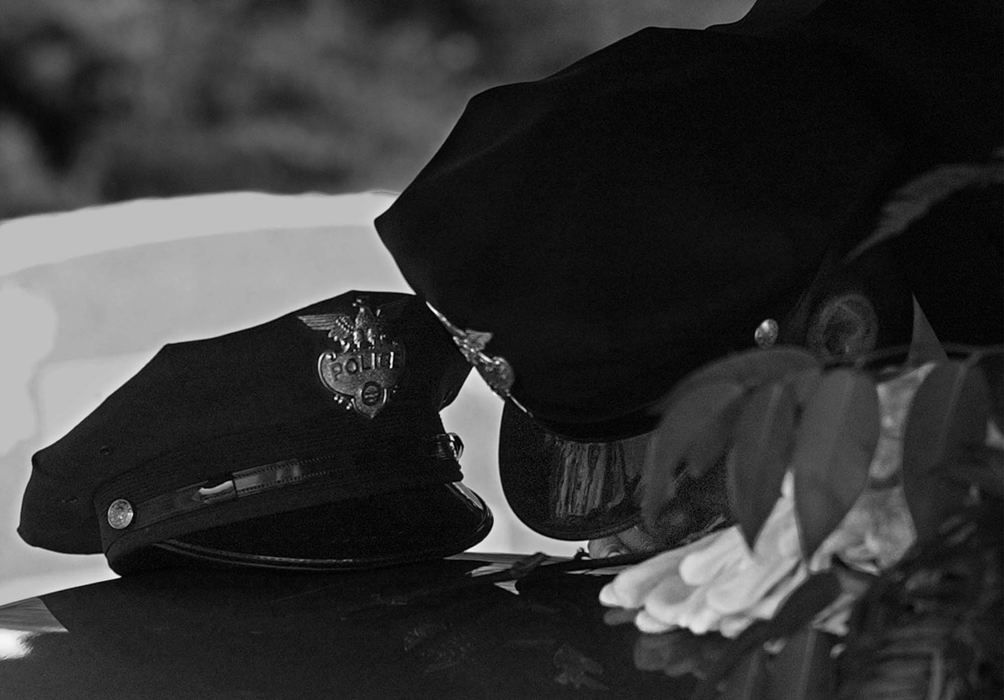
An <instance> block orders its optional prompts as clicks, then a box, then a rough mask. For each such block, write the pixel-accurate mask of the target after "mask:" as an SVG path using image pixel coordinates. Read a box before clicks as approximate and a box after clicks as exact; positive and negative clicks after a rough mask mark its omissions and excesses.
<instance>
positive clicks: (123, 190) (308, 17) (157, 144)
mask: <svg viewBox="0 0 1004 700" xmlns="http://www.w3.org/2000/svg"><path fill="white" fill-rule="evenodd" d="M736 4H737V0H718V1H717V2H712V1H711V0H707V1H706V2H702V3H692V2H688V1H687V0H624V1H621V2H614V1H613V0H610V1H608V2H604V1H601V0H508V1H505V2H503V1H489V0H0V218H7V217H12V216H18V215H24V214H30V213H34V212H41V211H52V210H60V209H68V208H74V207H78V206H81V205H86V204H91V203H96V202H109V201H117V200H122V199H130V198H135V197H144V196H168V195H177V194H190V193H197V192H212V191H225V190H239V189H256V190H267V191H272V192H303V191H322V192H347V191H358V190H363V189H373V188H383V189H400V188H402V187H403V186H404V185H405V184H407V182H408V181H410V180H411V178H412V177H413V176H414V175H415V174H416V173H417V172H418V170H419V168H420V167H421V166H422V164H423V163H424V162H425V161H426V160H428V158H429V157H430V156H431V155H432V153H434V151H435V149H436V148H437V147H438V145H439V144H440V143H441V141H442V139H443V138H444V137H445V135H446V134H447V133H448V131H449V129H450V127H451V126H452V124H453V123H454V122H455V120H456V118H457V117H458V116H459V114H460V112H461V110H462V109H463V106H464V104H465V103H466V101H467V99H468V98H469V97H470V96H471V95H472V94H474V93H475V92H477V91H479V90H481V89H484V88H486V87H488V86H490V85H494V84H498V83H502V82H513V81H519V80H532V79H535V78H539V77H541V76H543V75H546V74H548V73H550V72H553V71H554V70H556V69H558V68H560V67H562V66H564V65H566V64H567V63H569V62H571V61H573V60H575V59H577V58H579V57H581V56H582V55H584V54H586V53H589V52H590V51H593V50H595V49H596V48H599V47H600V46H603V45H605V44H607V43H610V42H611V41H614V40H616V39H618V38H620V37H622V36H625V35H627V34H629V33H631V32H632V31H635V30H636V29H638V28H640V27H643V26H646V25H650V24H656V25H658V24H664V25H665V24H672V23H676V24H677V25H683V26H686V25H688V23H692V24H704V23H707V22H708V21H715V20H719V21H728V19H729V18H730V17H729V13H730V12H734V10H733V9H732V8H733V6H735V5H736ZM716 11H717V13H718V15H717V16H716V14H715V13H716Z"/></svg>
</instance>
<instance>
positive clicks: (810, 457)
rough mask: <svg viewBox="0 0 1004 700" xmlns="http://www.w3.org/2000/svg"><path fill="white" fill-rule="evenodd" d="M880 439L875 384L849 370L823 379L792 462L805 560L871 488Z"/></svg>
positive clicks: (803, 422) (805, 412) (804, 418)
mask: <svg viewBox="0 0 1004 700" xmlns="http://www.w3.org/2000/svg"><path fill="white" fill-rule="evenodd" d="M878 437H879V408H878V395H877V393H876V391H875V384H874V382H873V381H872V380H871V378H870V377H869V376H868V375H866V374H864V373H862V372H858V371H856V370H851V369H844V368H841V369H836V370H833V371H830V372H827V373H826V374H824V375H823V377H822V379H820V381H819V386H818V387H817V388H816V391H815V393H814V394H813V395H812V396H811V397H810V398H809V400H808V402H807V403H806V405H805V408H804V410H803V412H802V420H801V422H800V424H799V426H798V429H797V431H796V434H795V446H794V449H793V451H792V457H791V470H792V472H794V477H795V517H796V520H797V522H798V526H799V535H800V537H801V542H802V551H803V553H804V554H805V557H806V558H809V557H811V556H812V554H813V553H814V552H815V551H816V549H817V548H818V547H819V545H820V544H822V543H823V540H825V539H826V537H827V536H828V535H829V534H830V533H831V532H833V530H834V529H835V528H836V527H837V526H838V525H839V524H840V521H841V520H843V518H844V516H845V515H846V514H847V511H849V510H850V508H851V506H853V505H854V502H855V501H856V500H857V498H858V496H860V495H861V492H862V491H863V490H864V488H865V486H866V485H867V483H868V466H869V465H870V464H871V460H872V456H873V455H874V453H875V446H876V445H877V444H878Z"/></svg>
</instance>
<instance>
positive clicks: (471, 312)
mask: <svg viewBox="0 0 1004 700" xmlns="http://www.w3.org/2000/svg"><path fill="white" fill-rule="evenodd" d="M976 4H977V5H979V4H980V3H976ZM984 4H985V3H984ZM914 6H916V7H914ZM967 7H968V5H967ZM961 14H964V13H963V11H962V10H957V11H954V12H953V11H952V9H951V7H949V3H944V2H925V3H919V4H918V3H904V2H898V1H896V0H887V1H885V2H879V3H875V2H860V1H858V0H840V2H824V3H822V4H820V5H819V7H818V8H816V9H815V10H814V11H813V12H811V13H809V14H808V15H807V16H805V17H798V18H797V21H795V22H793V23H790V24H784V23H781V24H780V25H771V26H770V27H769V28H768V29H769V30H765V31H760V30H758V29H757V28H756V27H754V28H753V29H751V30H749V31H747V30H746V29H749V28H748V27H747V28H745V29H744V28H743V27H732V28H731V29H728V28H718V29H716V30H714V31H690V30H678V29H658V28H649V29H645V30H643V31H641V32H639V33H637V34H634V35H632V36H630V37H628V38H626V39H624V40H622V41H620V42H618V43H616V44H613V45H611V46H609V47H607V48H605V49H603V50H601V51H599V52H597V53H595V54H592V55H590V56H588V57H586V58H585V59H583V60H581V61H579V62H577V63H575V64H573V65H571V66H569V67H568V68H566V69H564V70H562V71H560V72H558V73H556V74H554V75H552V76H549V77H547V78H544V79H542V80H538V81H535V82H528V83H520V84H514V85H505V86H501V87H497V88H493V89H490V90H488V91H486V92H484V93H481V94H479V95H476V96H475V97H474V98H473V99H472V100H471V101H470V102H469V104H468V106H467V108H466V110H465V112H464V114H463V116H462V117H461V118H460V120H459V122H458V123H457V125H456V126H455V128H454V129H453V131H452V133H451V134H450V136H449V138H448V139H447V140H446V142H445V143H444V144H443V146H442V148H441V149H440V150H439V152H438V153H437V154H436V155H435V156H434V157H433V159H432V160H431V161H430V162H429V163H428V165H427V166H426V167H425V168H424V169H423V170H422V171H421V173H420V174H419V175H418V176H417V178H416V179H415V180H414V181H413V182H412V183H411V184H410V185H409V186H408V187H407V188H406V189H405V191H404V192H403V193H402V194H401V196H400V197H399V198H398V200H397V201H396V202H395V203H394V204H393V205H392V206H391V207H390V209H389V210H388V211H387V212H385V213H383V214H382V215H381V216H380V217H379V218H378V219H377V221H376V226H377V230H378V232H379V234H380V236H381V238H382V239H383V241H384V243H385V244H386V246H387V247H388V249H389V250H390V252H391V253H392V254H393V256H394V258H395V260H396V262H397V264H398V266H399V267H400V269H401V271H402V273H403V274H404V277H405V278H406V279H407V280H408V282H409V283H410V284H411V286H412V288H413V289H415V290H416V291H417V292H418V293H420V294H421V295H423V296H424V297H426V298H427V299H428V301H429V303H430V305H431V306H432V307H433V308H434V310H435V311H436V312H437V313H438V314H439V316H440V317H441V320H442V321H443V323H444V324H445V325H446V326H447V327H448V328H449V329H450V330H451V332H452V333H453V334H454V337H455V341H456V342H457V344H458V346H459V347H460V348H461V350H462V351H463V352H464V353H465V355H466V356H467V357H468V359H469V360H470V361H471V362H472V363H473V364H474V365H475V366H476V367H477V368H478V370H479V372H480V373H481V374H482V376H484V377H485V379H486V380H487V381H488V382H489V384H491V385H492V387H493V388H494V389H495V390H496V391H497V392H498V393H499V394H501V395H502V396H504V397H506V398H507V406H506V409H505V412H504V415H503V424H502V436H501V441H500V469H501V477H502V484H503V487H504V489H505V491H506V494H507V497H508V499H509V501H510V503H511V505H512V507H513V509H514V511H515V512H516V514H517V515H518V516H520V517H521V519H523V520H524V522H526V523H527V524H528V525H530V526H531V527H532V528H533V529H535V530H537V531H539V532H541V533H543V534H546V535H549V536H552V537H558V538H566V539H585V538H593V537H599V536H602V535H605V534H610V533H613V532H616V531H618V530H621V529H624V528H626V527H628V526H629V525H630V524H631V523H632V522H634V521H635V518H636V510H635V509H634V508H633V503H632V502H633V489H634V484H635V482H636V481H637V474H636V473H635V471H634V470H636V469H637V468H638V464H639V463H640V460H638V459H636V457H637V454H639V451H641V452H642V453H643V450H644V439H643V436H644V434H645V433H646V432H647V431H649V430H651V429H652V428H654V426H655V423H656V420H657V418H656V416H655V415H653V412H654V410H655V407H656V406H657V405H658V403H659V402H660V400H661V399H662V398H663V397H664V396H665V395H666V393H667V392H668V391H669V389H670V388H671V387H672V386H673V385H674V383H675V382H677V381H678V380H679V379H680V378H681V377H683V376H684V375H685V374H687V373H688V372H690V371H691V370H693V369H695V368H696V367H698V366H700V365H702V364H704V363H706V362H708V361H710V360H712V359H714V358H717V357H721V356H724V355H727V354H729V353H731V352H735V351H741V350H744V349H747V348H751V347H755V346H756V345H757V344H771V343H775V342H794V343H800V342H804V341H805V340H806V337H805V333H806V326H805V323H804V321H805V318H804V317H805V313H804V311H805V309H804V300H805V291H806V290H807V289H810V288H811V289H827V288H829V285H830V282H831V280H832V279H833V278H834V277H835V276H838V275H837V273H838V272H839V270H840V267H841V261H842V260H843V256H844V254H845V253H846V252H847V250H849V249H850V248H851V247H852V246H853V245H854V243H855V242H857V241H859V240H860V239H861V238H862V237H863V236H864V235H865V234H866V233H867V232H868V231H869V230H870V228H871V227H872V225H873V223H874V218H875V216H876V211H877V209H878V207H879V205H880V204H881V203H882V201H883V200H884V198H885V196H886V195H887V193H888V192H889V191H890V190H892V189H894V188H895V187H896V186H897V184H899V183H902V182H904V181H906V180H909V179H910V178H912V177H913V176H915V175H916V174H917V173H919V172H922V171H923V170H925V169H927V168H929V167H931V166H932V165H933V164H935V163H939V162H953V160H954V159H963V160H965V159H968V158H970V157H974V156H976V155H983V154H985V153H987V152H989V151H990V150H992V148H993V147H994V146H996V145H997V144H998V143H999V142H1000V124H999V121H1000V119H999V105H1000V101H1001V85H1000V75H999V73H1000V71H999V64H1000V60H999V59H1000V45H1001V37H1000V34H1001V32H1000V31H999V12H997V13H996V14H994V12H993V11H991V12H990V14H991V15H992V16H991V18H990V19H991V20H994V18H995V17H996V20H995V21H997V25H996V28H994V25H993V24H992V22H991V23H990V24H989V25H987V26H979V23H976V22H972V23H968V24H967V22H966V21H962V20H960V17H959V15H961ZM987 104H989V105H992V107H987V106H986V105H987ZM988 115H989V116H988ZM991 117H993V118H992V119H991ZM895 291H896V292H897V295H896V297H897V299H898V300H899V301H898V302H897V304H896V305H894V306H895V307H896V308H897V309H901V308H906V309H909V308H910V306H909V294H908V290H906V289H905V288H904V289H896V290H895ZM903 300H905V302H904V301H903ZM904 303H905V307H904V306H903V304H904ZM903 340H905V339H904V338H900V337H892V336H891V335H890V334H889V333H886V334H885V337H882V338H879V339H878V341H879V342H882V343H892V342H900V341H903Z"/></svg>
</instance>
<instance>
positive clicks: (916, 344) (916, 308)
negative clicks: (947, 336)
mask: <svg viewBox="0 0 1004 700" xmlns="http://www.w3.org/2000/svg"><path fill="white" fill-rule="evenodd" d="M947 361H948V355H947V354H946V353H945V348H943V347H942V345H941V341H939V340H938V336H937V334H936V333H935V332H934V329H933V328H931V322H930V321H928V320H927V316H926V315H925V314H924V311H923V310H922V309H921V308H920V302H918V301H917V297H914V298H913V337H912V338H911V339H910V350H909V353H908V354H907V358H906V364H907V365H908V366H910V367H919V366H920V365H924V364H927V363H928V362H947Z"/></svg>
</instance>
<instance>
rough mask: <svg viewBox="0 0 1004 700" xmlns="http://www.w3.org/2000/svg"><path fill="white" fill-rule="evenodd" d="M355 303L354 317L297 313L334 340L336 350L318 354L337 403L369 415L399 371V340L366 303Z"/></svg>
mask: <svg viewBox="0 0 1004 700" xmlns="http://www.w3.org/2000/svg"><path fill="white" fill-rule="evenodd" d="M356 305H357V306H358V308H359V311H358V312H357V313H356V317H355V319H353V318H352V317H351V316H349V315H347V314H306V315H303V316H298V317H297V318H299V319H300V320H301V321H302V322H303V323H304V324H306V325H307V327H309V328H311V329H313V330H315V331H327V333H328V337H329V338H331V340H333V341H334V342H335V350H328V351H326V352H323V353H321V354H320V356H319V357H318V358H317V374H318V376H319V377H320V378H321V383H322V384H323V385H324V386H325V387H326V388H327V389H328V390H329V391H331V393H332V394H334V396H335V401H337V402H338V403H339V404H340V405H341V406H343V407H344V408H346V409H349V410H353V411H355V412H356V413H358V414H359V415H361V416H365V417H366V418H373V417H374V416H376V414H378V413H379V412H380V411H381V410H383V408H384V406H386V405H387V402H388V401H389V400H390V397H391V394H392V393H393V391H394V387H396V386H397V382H398V380H399V379H400V378H401V374H402V373H403V372H404V354H405V353H404V345H402V344H401V343H399V342H398V341H396V340H393V339H391V338H389V337H388V335H387V331H388V329H387V326H386V324H385V323H384V322H383V321H382V320H381V319H380V318H379V317H378V316H377V315H375V314H374V313H373V312H372V311H370V310H369V308H368V307H367V306H366V305H365V304H363V303H362V302H356ZM378 313H379V311H378Z"/></svg>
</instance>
